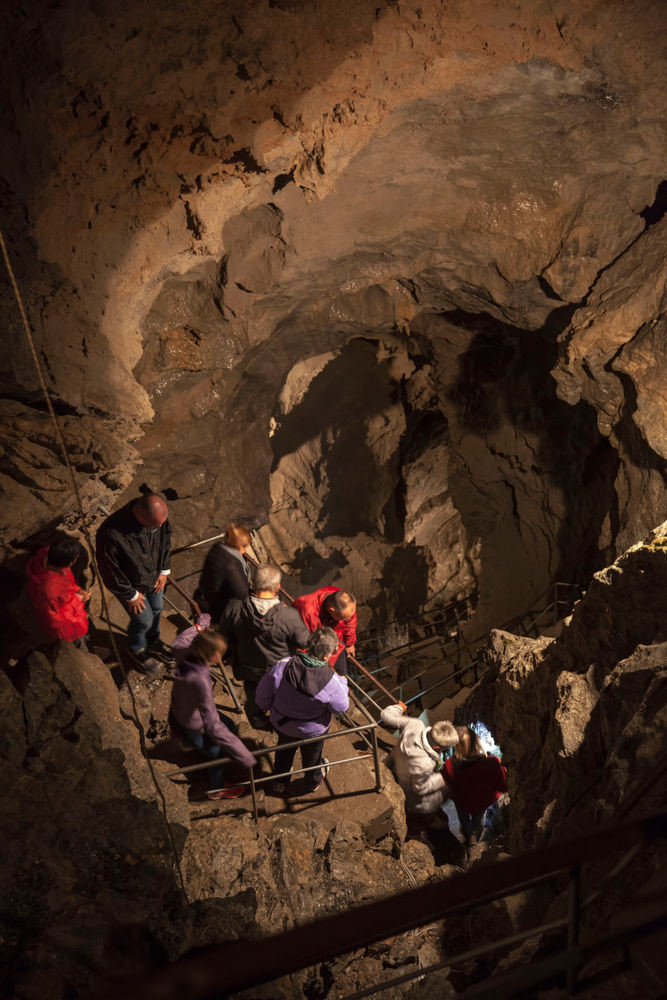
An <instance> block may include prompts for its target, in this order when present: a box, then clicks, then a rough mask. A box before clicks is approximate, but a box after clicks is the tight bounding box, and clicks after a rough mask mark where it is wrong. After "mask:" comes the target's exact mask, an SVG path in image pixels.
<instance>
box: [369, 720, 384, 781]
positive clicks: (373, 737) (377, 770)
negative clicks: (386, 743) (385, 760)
mask: <svg viewBox="0 0 667 1000" xmlns="http://www.w3.org/2000/svg"><path fill="white" fill-rule="evenodd" d="M371 741H372V744H373V764H374V766H375V791H376V792H381V791H382V777H381V775H380V756H379V754H378V736H377V729H376V728H375V727H373V729H371Z"/></svg>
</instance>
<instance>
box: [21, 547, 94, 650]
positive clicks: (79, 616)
mask: <svg viewBox="0 0 667 1000" xmlns="http://www.w3.org/2000/svg"><path fill="white" fill-rule="evenodd" d="M48 551H49V547H48V545H45V546H44V548H43V549H40V550H39V551H38V553H37V555H35V556H33V558H32V559H31V560H30V562H29V563H28V565H27V566H26V575H27V577H28V580H27V589H28V594H29V596H30V600H31V601H32V604H33V607H34V609H35V616H36V618H37V621H38V622H39V625H40V628H41V629H42V630H43V632H44V634H45V635H46V638H47V639H51V640H54V639H65V640H66V641H67V642H73V641H74V640H75V639H80V638H81V636H83V635H85V634H86V632H87V631H88V614H87V612H86V609H85V607H84V605H83V601H82V600H81V598H80V597H79V596H78V593H79V590H80V588H79V587H78V586H77V583H76V581H75V579H74V576H73V574H72V570H71V569H64V570H62V572H61V571H59V570H55V569H47V567H46V566H45V562H46V557H47V554H48Z"/></svg>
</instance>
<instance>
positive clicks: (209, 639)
mask: <svg viewBox="0 0 667 1000" xmlns="http://www.w3.org/2000/svg"><path fill="white" fill-rule="evenodd" d="M208 621H210V617H209V616H208V615H202V617H201V618H200V620H199V624H198V625H196V626H193V627H192V628H189V629H186V630H185V632H182V633H181V634H180V635H179V636H177V637H176V640H175V642H174V644H173V647H172V649H173V651H174V655H175V657H176V669H175V670H174V673H173V678H174V684H173V687H172V689H171V707H170V709H169V721H170V723H171V725H172V728H174V729H175V730H176V731H177V732H178V733H179V734H180V735H181V736H182V737H183V739H184V740H185V741H186V742H187V743H189V744H190V745H191V746H193V747H196V748H197V750H199V751H201V753H203V754H204V756H206V757H208V758H209V759H211V760H215V759H217V758H218V757H227V756H230V757H234V759H235V760H237V761H238V762H239V763H240V764H243V765H244V766H245V767H253V766H254V765H255V764H256V763H257V760H256V758H255V757H254V756H253V755H252V754H251V753H250V751H249V750H248V749H247V747H245V746H244V744H243V743H242V742H241V740H240V739H239V738H238V736H236V735H235V732H234V731H235V729H236V726H235V725H234V723H233V721H232V720H231V719H229V718H227V716H226V715H223V714H222V713H221V712H219V711H218V709H217V708H216V705H215V701H214V700H213V682H212V680H211V672H210V667H212V666H214V665H219V664H220V662H221V660H222V656H223V654H224V653H225V652H226V650H227V643H226V642H225V640H224V639H223V637H222V636H221V635H220V633H219V632H214V631H213V629H209V628H204V629H203V630H200V629H201V625H202V624H203V622H206V623H208ZM223 778H224V767H223V766H222V765H221V766H219V767H212V768H210V770H209V779H210V784H211V790H210V791H209V792H208V793H207V794H208V797H209V798H210V799H233V798H237V797H238V796H239V795H243V792H244V791H245V789H244V788H243V787H242V786H236V787H226V788H225V787H223Z"/></svg>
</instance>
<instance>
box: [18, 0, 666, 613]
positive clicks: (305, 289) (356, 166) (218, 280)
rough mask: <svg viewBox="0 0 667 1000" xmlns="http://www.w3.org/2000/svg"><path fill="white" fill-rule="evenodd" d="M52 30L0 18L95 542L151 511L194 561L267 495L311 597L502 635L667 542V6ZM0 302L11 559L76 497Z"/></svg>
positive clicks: (21, 174) (216, 8) (58, 396)
mask: <svg viewBox="0 0 667 1000" xmlns="http://www.w3.org/2000/svg"><path fill="white" fill-rule="evenodd" d="M43 6H44V9H43V10H42V9H40V7H39V6H38V7H35V8H34V9H27V8H25V7H22V6H21V5H19V4H13V3H10V4H8V5H6V6H5V8H4V9H3V14H2V17H3V27H4V29H5V34H6V35H7V37H11V38H12V39H13V51H14V53H15V63H14V64H13V65H12V66H11V67H9V66H6V67H5V70H6V72H7V77H8V79H7V87H8V94H9V100H8V101H6V102H5V103H4V104H3V109H2V125H3V127H4V129H5V131H6V133H8V135H9V136H10V137H11V141H8V142H6V143H4V144H3V148H4V153H3V163H2V173H3V178H4V185H3V189H2V203H3V207H4V208H5V210H6V226H5V229H6V235H7V239H8V243H9V250H10V253H11V256H12V259H13V261H14V264H15V268H16V271H17V276H18V279H19V282H20V285H21V288H22V289H23V293H24V296H25V299H26V304H27V308H28V312H29V315H30V318H31V322H32V325H33V327H34V336H35V342H36V348H37V352H38V355H39V357H40V358H41V361H42V363H43V365H44V370H45V373H46V378H47V382H48V384H49V386H50V388H51V391H52V392H53V394H54V398H55V403H56V409H57V411H58V412H59V414H60V415H61V417H62V419H63V421H64V422H65V423H66V424H67V425H68V426H71V427H72V429H74V428H76V429H77V430H76V433H75V434H74V435H73V439H72V440H71V449H72V458H73V461H74V464H75V467H76V470H77V476H78V478H79V480H80V483H81V485H82V487H83V501H84V507H85V508H86V510H87V511H88V512H90V514H91V518H92V520H93V522H94V521H96V520H97V519H98V518H99V517H101V516H102V514H103V512H102V511H101V510H100V505H104V506H107V507H110V506H112V505H113V504H114V503H115V502H116V501H119V500H120V499H123V497H120V496H118V494H119V492H122V491H123V490H125V489H126V488H127V487H128V485H129V484H130V482H131V481H132V480H134V485H138V484H140V483H142V482H147V483H148V484H149V485H151V486H152V487H153V488H162V489H165V488H166V489H170V490H171V491H173V493H172V494H171V495H172V497H173V505H172V514H173V520H174V523H175V527H176V529H177V535H178V537H179V540H181V541H186V540H189V539H192V538H194V537H202V536H204V535H206V534H210V533H213V530H214V529H215V528H220V527H222V526H223V525H224V523H225V522H226V521H227V520H228V519H229V518H232V517H240V518H242V519H247V520H251V521H252V522H253V523H255V524H258V523H261V522H264V521H266V520H267V518H268V517H269V511H270V507H271V495H273V499H274V504H275V506H274V511H273V513H272V514H271V520H272V521H273V520H274V519H275V521H276V531H277V533H278V535H280V529H281V528H282V526H283V523H284V521H285V519H286V518H289V511H294V510H295V509H299V510H302V513H305V509H307V510H308V512H309V514H311V513H312V516H313V517H316V518H317V520H316V523H315V524H314V525H311V526H310V531H309V533H306V532H305V529H304V530H301V529H302V528H303V527H304V522H303V519H302V522H301V525H300V526H298V530H297V537H296V538H295V539H293V538H291V537H290V538H289V539H287V540H285V541H286V542H289V543H290V544H291V543H292V542H296V541H298V542H299V545H298V547H297V549H296V551H295V550H294V549H292V550H291V551H287V549H289V545H287V544H286V549H285V560H286V564H288V565H290V566H292V567H293V568H295V569H296V568H301V569H305V570H306V572H307V574H308V575H309V576H310V578H311V579H313V580H314V581H316V582H319V581H320V580H321V579H323V578H324V577H325V576H327V575H329V576H330V575H331V572H332V566H331V564H330V563H329V564H326V560H327V559H333V560H334V561H335V560H337V561H338V563H339V565H337V568H338V569H339V570H340V571H341V576H347V575H349V576H350V577H351V578H352V580H353V581H354V585H355V586H356V587H357V588H358V589H360V592H361V594H362V596H363V597H364V598H365V599H367V600H368V601H369V602H370V605H371V606H372V607H373V608H374V609H375V610H376V612H377V615H378V617H381V616H382V615H383V614H384V613H386V612H390V611H391V608H389V607H387V604H386V601H385V600H384V599H382V598H381V595H380V594H379V592H378V588H377V585H376V584H375V583H374V581H376V580H377V579H378V578H384V579H386V580H390V579H392V578H398V579H404V580H405V581H406V585H403V584H401V586H400V588H399V590H400V594H399V595H398V596H399V597H400V598H401V599H402V600H404V599H405V595H406V594H407V593H408V592H409V593H410V594H413V595H415V596H414V600H415V601H417V600H418V599H419V598H421V597H422V596H424V597H427V596H429V595H432V594H433V593H436V592H438V591H441V593H442V595H443V599H446V598H447V597H451V596H455V595H456V594H457V593H460V592H462V591H470V590H471V589H473V588H474V587H475V586H481V589H482V602H481V604H480V611H481V613H482V616H483V618H484V620H485V621H492V620H493V621H495V622H496V623H497V621H499V620H503V618H504V617H508V616H509V615H510V614H511V613H514V612H516V611H521V610H523V609H524V605H525V601H526V599H527V596H534V595H535V594H537V593H539V592H540V590H542V589H543V588H544V586H545V585H546V583H548V582H549V580H550V579H552V578H553V576H554V574H557V573H558V572H561V573H566V572H568V573H569V575H570V576H572V575H573V574H574V572H575V567H574V566H573V559H572V552H573V551H574V552H579V553H580V562H581V572H582V574H583V576H584V577H587V576H588V574H589V573H590V571H591V570H594V569H597V568H599V566H600V565H603V564H604V562H605V561H606V559H607V558H608V557H609V556H610V555H613V554H615V553H616V552H617V551H619V550H620V549H621V548H623V547H625V546H626V545H627V544H628V543H631V542H634V541H636V540H637V538H638V537H641V534H642V533H643V532H644V531H645V530H646V529H647V527H650V526H652V525H653V524H655V523H657V522H658V521H659V520H660V519H662V518H664V516H665V513H666V510H665V499H664V489H663V474H664V468H665V466H664V459H665V454H664V437H665V435H664V406H663V402H664V391H663V385H662V370H663V368H664V364H663V363H662V362H663V361H664V358H663V351H664V345H663V340H664V338H661V337H660V330H661V326H660V324H661V322H662V320H661V316H662V311H663V308H664V302H663V294H664V272H663V270H662V265H663V254H662V252H661V246H662V240H663V233H664V223H663V222H661V218H662V212H663V211H664V201H665V191H664V184H661V181H662V180H663V169H664V156H663V152H664V145H665V142H664V139H665V132H664V122H665V120H666V116H665V114H664V110H665V72H664V62H663V61H662V60H661V59H660V58H659V56H660V55H661V43H660V39H659V33H658V32H657V31H656V30H655V29H656V25H657V24H659V23H660V18H661V5H660V4H659V3H658V2H652V0H641V2H640V3H638V4H636V5H633V6H632V7H630V6H628V5H627V4H626V3H624V2H621V0H618V2H612V3H611V4H609V3H605V4H602V3H600V2H599V0H586V2H584V3H580V2H578V0H577V2H574V0H560V2H559V5H558V7H557V9H556V8H554V9H553V10H552V9H551V8H548V7H546V8H545V6H544V4H542V3H541V2H538V0H526V2H524V3H519V4H515V5H512V6H511V7H506V6H505V7H504V6H503V5H499V4H495V3H491V2H489V0H475V2H474V3H473V4H472V5H470V4H468V5H466V6H465V8H461V9H460V10H459V9H458V8H456V7H452V6H451V5H447V4H441V3H439V2H436V0H428V2H426V3H419V4H416V3H401V4H396V3H393V2H387V3H381V4H380V5H379V6H378V4H377V3H376V2H373V3H365V2H363V3H357V2H355V3H351V2H348V3H347V6H346V5H345V3H344V4H343V6H342V7H341V5H340V3H335V4H334V3H333V2H328V0H327V2H326V3H318V4H317V5H314V6H313V5H311V6H309V5H307V4H302V3H287V2H285V3H283V2H274V0H270V2H262V3H260V4H259V5H257V4H254V5H248V4H245V3H242V2H240V0H234V2H232V3H228V4H224V5H222V6H221V5H219V4H216V3H213V2H206V3H204V4H203V5H202V4H199V5H197V7H196V9H195V8H190V7H187V6H186V8H183V6H182V5H181V4H174V3H170V2H167V3H166V4H163V5H162V6H161V7H160V11H159V13H158V14H157V15H156V12H155V9H154V7H153V6H152V5H150V4H148V3H145V2H140V3H132V4H129V3H125V2H121V3H117V4H114V5H113V9H111V8H109V9H107V8H105V7H100V6H99V5H92V4H89V3H88V2H86V0H77V2H75V3H71V4H67V5H65V6H60V7H59V6H57V5H56V6H54V5H43ZM2 307H3V312H2V315H3V322H4V328H5V333H6V340H7V342H8V345H9V349H8V350H6V351H5V355H4V358H5V361H4V363H3V376H2V389H3V391H4V394H5V396H6V397H7V400H8V402H7V403H6V404H5V405H6V406H9V408H10V411H11V412H10V413H9V414H8V415H9V416H10V418H11V432H10V434H9V435H8V436H7V443H6V445H5V450H4V459H3V462H2V467H1V468H0V475H1V476H2V479H1V480H0V485H1V486H2V488H3V490H4V502H3V518H4V523H3V535H4V536H5V537H4V543H5V545H6V546H7V545H8V543H10V544H9V546H8V547H7V548H6V549H5V551H8V552H10V553H14V552H16V551H17V548H18V547H20V546H21V544H22V542H23V540H24V539H25V538H26V537H28V536H30V535H34V533H35V532H36V531H37V530H38V529H39V528H41V527H43V526H46V525H49V524H54V523H57V522H58V521H60V520H62V518H63V517H64V516H65V515H67V514H68V513H69V512H70V511H71V507H72V501H71V498H70V496H69V493H68V487H67V480H66V479H65V477H64V474H63V472H62V467H61V466H62V460H61V457H60V455H59V453H58V449H57V446H56V444H55V441H54V436H53V432H52V430H51V428H50V425H49V422H48V418H47V415H46V414H45V412H44V408H43V402H42V401H41V391H40V388H39V385H38V382H37V379H36V375H35V373H34V370H33V367H32V362H31V359H30V356H29V353H28V347H27V344H26V340H25V336H24V334H23V331H22V328H21V324H20V322H19V319H18V313H17V310H16V307H15V304H14V302H13V300H12V297H11V293H10V289H9V288H8V287H4V286H3V292H2ZM450 334H451V336H450ZM360 344H366V345H367V351H369V352H370V354H369V357H370V356H372V354H373V351H376V352H377V363H376V365H375V368H373V366H371V365H370V363H368V362H367V363H366V367H365V368H364V366H363V365H362V366H361V367H360V368H359V367H357V366H356V364H355V358H356V356H357V355H356V353H355V352H356V351H357V350H358V348H359V345H360ZM557 345H559V348H558V349H559V351H560V354H559V356H557ZM387 352H388V353H387ZM391 355H393V357H394V360H396V359H400V361H401V369H400V372H399V371H394V372H393V373H389V374H388V375H387V377H386V378H385V376H384V370H385V369H388V367H389V366H390V362H389V361H388V360H387V359H388V358H389V356H391ZM382 356H384V359H385V360H381V357H382ZM394 367H396V366H394ZM552 371H553V372H554V375H555V378H556V379H557V382H558V393H559V396H560V398H561V400H563V401H564V402H562V403H561V404H559V403H558V401H557V400H556V398H555V396H554V392H553V385H552V378H551V374H550V373H551V372H552ZM379 376H382V377H381V378H380V377H379ZM321 378H324V380H325V382H326V381H327V380H329V381H330V383H331V384H330V385H329V389H328V393H327V395H326V398H320V400H319V402H320V404H321V405H320V409H319V412H318V413H317V414H314V415H313V414H312V410H311V411H310V412H311V415H313V416H315V417H316V419H315V422H314V425H313V427H312V433H310V434H309V433H308V431H309V428H308V427H305V426H303V420H304V418H305V417H306V416H307V414H308V412H309V411H308V406H309V405H310V406H312V404H313V401H314V399H315V398H316V384H317V382H318V379H321ZM334 378H335V382H334ZM291 382H293V383H294V386H296V385H297V383H298V385H299V387H300V388H299V389H298V391H297V390H296V389H295V388H294V386H292V387H290V386H289V383H291ZM314 393H315V395H314ZM577 401H578V403H577ZM575 403H576V404H577V405H574V404H575ZM304 407H305V409H304ZM346 410H347V411H349V420H348V419H347V418H346V416H345V411H346ZM327 411H329V414H330V416H331V422H327V420H326V417H327ZM292 415H294V416H295V418H296V417H298V421H299V423H300V424H301V428H300V429H301V434H300V436H297V437H295V435H294V434H292V435H291V436H290V435H289V434H287V433H286V430H285V428H286V426H287V424H288V423H289V418H290V416H292ZM334 417H335V419H334ZM23 428H26V430H25V431H24V430H23ZM272 429H273V431H274V433H273V435H271V430H272ZM561 440H562V441H564V442H565V448H564V449H561V448H560V447H559V445H560V442H561ZM278 445H279V448H278ZM277 448H278V450H276V449H277ZM272 468H273V476H272V477H270V472H271V470H272ZM582 478H583V482H584V485H585V487H586V489H585V491H581V490H580V485H581V483H582ZM314 480H317V481H314ZM417 480H418V482H417ZM425 483H426V484H427V485H426V486H425ZM426 492H427V493H428V497H429V503H430V506H429V507H428V509H426V508H425V507H424V495H425V493H426ZM582 493H585V496H583V495H581V494H582ZM351 495H352V496H353V497H354V500H355V503H354V504H350V502H349V500H350V496H351ZM281 516H282V520H281ZM584 522H585V524H586V526H585V527H584V526H583V523H584ZM435 532H437V533H439V534H440V535H441V539H442V541H441V544H440V546H438V544H436V543H435V542H434V538H433V535H434V533H435ZM573 533H574V535H575V537H574V539H573ZM427 535H428V536H429V537H428V539H427V538H426V536H427ZM328 539H331V543H330V544H328V543H327V542H328ZM366 539H369V540H370V545H371V546H376V547H377V549H378V553H379V554H378V556H377V557H376V559H375V562H373V563H372V565H371V566H370V569H369V567H368V566H364V565H363V562H364V560H363V559H359V560H356V559H355V556H354V553H355V551H356V550H357V549H361V550H364V551H366V552H367V551H368V549H369V548H370V546H367V545H366V544H365V541H366ZM443 545H446V546H447V548H448V550H449V551H450V554H449V555H448V557H447V559H445V560H443V558H442V555H443V552H442V546H443ZM383 546H386V548H384V549H383V548H382V547H383ZM325 549H326V552H324V550H325ZM322 560H324V561H325V564H323V562H322ZM499 595H502V598H501V597H499Z"/></svg>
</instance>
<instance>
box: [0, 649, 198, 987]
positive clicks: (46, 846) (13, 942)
mask: <svg viewBox="0 0 667 1000" xmlns="http://www.w3.org/2000/svg"><path fill="white" fill-rule="evenodd" d="M1 690H2V709H3V713H2V714H3V719H4V720H5V726H4V727H3V736H2V745H1V747H0V753H1V755H2V767H3V775H4V781H3V788H2V831H3V832H2V841H3V856H4V864H3V868H2V871H3V883H2V900H3V902H2V916H1V921H2V942H3V944H2V951H3V970H4V976H5V979H4V982H3V987H2V988H3V991H5V990H6V991H8V992H9V993H11V995H13V996H16V997H26V998H28V997H38V996H54V997H56V996H57V997H60V996H64V995H65V994H66V993H67V992H68V991H69V992H70V994H72V991H73V992H74V994H75V995H77V996H89V995H91V993H90V991H91V989H92V990H93V991H94V989H95V988H99V987H101V985H102V984H103V983H105V982H106V981H107V980H108V977H109V974H110V969H112V968H114V967H115V968H116V971H117V973H118V974H122V973H123V972H124V973H125V974H132V973H134V972H137V971H140V970H142V969H145V968H146V967H150V964H151V962H153V961H158V960H160V959H161V956H163V955H164V953H165V952H164V949H165V943H166V942H168V940H169V935H170V933H171V934H172V935H175V936H177V935H178V933H179V923H180V924H181V925H182V926H183V927H185V926H186V911H185V907H184V905H183V901H182V899H181V898H180V896H179V890H178V882H177V879H176V875H175V871H174V866H173V853H172V848H171V844H170V841H169V838H168V829H167V826H166V825H165V819H166V823H168V825H169V829H170V831H171V834H172V836H173V838H174V844H175V847H176V849H177V851H181V850H182V848H183V844H184V843H185V839H186V837H187V834H188V830H189V827H190V816H189V811H188V809H187V806H186V804H185V802H184V799H183V796H182V795H181V793H180V792H179V790H178V789H177V788H176V787H175V786H174V785H173V784H172V783H171V782H170V781H167V780H166V779H164V778H163V777H161V775H160V770H159V764H158V766H157V780H158V785H159V790H160V791H159V794H158V792H157V790H156V788H155V786H154V784H153V782H152V781H151V778H150V775H149V771H148V768H147V765H146V762H145V761H144V760H143V759H142V757H141V754H140V751H139V738H138V733H137V731H136V729H135V728H134V726H133V725H132V723H131V722H127V721H125V720H124V719H123V718H122V717H121V714H120V711H119V706H118V692H117V688H116V685H115V684H114V682H113V679H112V677H111V675H110V673H109V672H108V669H107V668H106V667H105V666H104V664H102V663H101V661H100V660H98V659H97V657H93V656H90V655H89V654H87V653H82V652H80V651H79V650H76V649H73V648H72V647H71V646H64V645H63V646H62V647H61V648H60V650H59V652H58V655H57V658H55V659H53V661H51V662H50V661H49V660H47V658H46V657H45V656H44V655H43V654H40V653H32V654H31V655H30V656H29V658H28V659H27V661H25V663H24V664H23V666H22V667H21V666H18V667H16V668H14V673H13V675H12V677H11V679H10V678H9V677H8V676H7V675H6V674H5V673H3V674H2V688H1ZM163 808H164V810H165V814H164V815H165V818H163ZM148 900H150V907H147V901H148ZM149 909H150V913H151V914H152V915H149Z"/></svg>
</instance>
